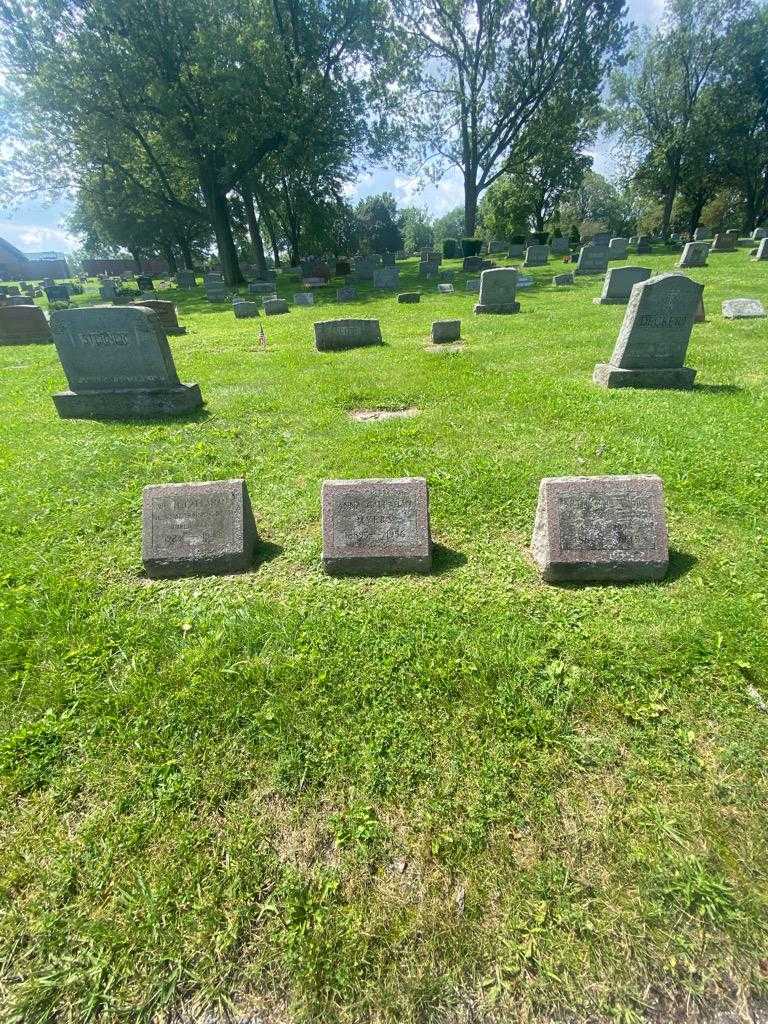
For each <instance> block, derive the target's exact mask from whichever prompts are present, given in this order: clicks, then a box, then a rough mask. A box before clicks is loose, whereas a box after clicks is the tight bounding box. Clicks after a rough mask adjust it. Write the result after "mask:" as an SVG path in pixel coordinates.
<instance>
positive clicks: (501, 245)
mask: <svg viewBox="0 0 768 1024" xmlns="http://www.w3.org/2000/svg"><path fill="white" fill-rule="evenodd" d="M507 249H509V242H501V241H499V240H498V239H493V240H491V241H490V242H488V244H487V245H486V248H485V251H486V252H487V253H488V255H489V256H493V254H494V253H497V252H506V251H507Z"/></svg>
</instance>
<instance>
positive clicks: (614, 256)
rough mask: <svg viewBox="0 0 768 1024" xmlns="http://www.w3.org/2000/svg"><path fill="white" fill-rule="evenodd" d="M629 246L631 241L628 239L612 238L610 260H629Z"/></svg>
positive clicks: (609, 245) (609, 250) (609, 248)
mask: <svg viewBox="0 0 768 1024" xmlns="http://www.w3.org/2000/svg"><path fill="white" fill-rule="evenodd" d="M628 245H629V240H628V239H627V238H612V239H611V240H610V242H609V243H608V259H609V260H625V259H626V258H627V246H628Z"/></svg>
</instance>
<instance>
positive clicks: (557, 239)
mask: <svg viewBox="0 0 768 1024" xmlns="http://www.w3.org/2000/svg"><path fill="white" fill-rule="evenodd" d="M549 248H550V249H551V250H552V254H553V255H554V256H563V255H564V254H565V253H567V252H570V251H571V245H570V242H569V241H568V239H567V238H565V236H563V235H555V236H554V237H553V238H552V241H551V242H550V243H549Z"/></svg>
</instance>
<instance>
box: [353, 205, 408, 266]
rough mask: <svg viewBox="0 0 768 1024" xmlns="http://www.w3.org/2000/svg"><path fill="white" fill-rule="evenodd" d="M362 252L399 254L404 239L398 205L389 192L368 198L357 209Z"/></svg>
mask: <svg viewBox="0 0 768 1024" xmlns="http://www.w3.org/2000/svg"><path fill="white" fill-rule="evenodd" d="M355 220H356V221H357V225H358V233H359V237H360V246H361V250H364V251H367V252H379V253H383V252H399V250H400V249H402V248H403V237H402V235H401V234H400V229H399V227H398V222H397V204H396V203H395V198H394V196H392V195H390V193H389V192H382V194H381V195H378V196H367V197H366V198H365V199H361V200H360V202H359V203H358V204H357V206H356V207H355Z"/></svg>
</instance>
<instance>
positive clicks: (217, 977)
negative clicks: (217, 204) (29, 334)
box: [0, 249, 768, 1024]
mask: <svg viewBox="0 0 768 1024" xmlns="http://www.w3.org/2000/svg"><path fill="white" fill-rule="evenodd" d="M677 259H678V257H677V255H676V254H673V253H665V252H658V253H656V254H654V255H652V256H643V257H636V256H630V258H629V260H628V261H627V263H628V264H630V265H641V266H648V267H651V268H653V270H654V271H655V272H660V271H664V270H669V269H672V268H673V267H674V266H675V264H676V262H677ZM449 265H451V264H449ZM453 265H455V266H458V264H453ZM402 266H403V271H402V274H401V278H402V286H401V287H402V290H406V289H407V288H408V287H410V286H413V285H417V284H418V282H417V280H416V264H415V263H414V262H413V261H410V262H408V263H406V264H402ZM560 267H561V265H560V264H559V263H555V262H554V261H553V262H551V263H550V266H549V267H544V268H538V269H535V270H532V271H531V272H530V273H532V275H533V276H534V277H535V279H536V284H535V287H533V288H531V289H521V291H520V293H519V299H520V302H521V305H522V310H521V312H520V313H519V314H518V315H516V316H511V317H492V316H484V317H475V316H473V315H472V306H473V303H474V302H475V301H476V296H474V295H471V294H466V293H464V291H463V281H464V275H461V274H460V275H459V276H458V278H457V293H456V294H455V295H450V296H445V295H438V294H436V293H435V286H434V284H430V285H425V286H424V287H425V290H427V291H429V294H425V295H424V297H423V299H422V301H421V303H420V304H419V305H416V306H403V305H398V304H397V301H396V298H395V297H394V296H393V295H392V294H391V293H377V294H376V295H373V294H372V293H371V292H370V290H368V289H366V288H365V287H363V288H361V297H360V300H359V301H357V302H355V303H349V304H344V305H340V304H337V303H336V302H335V298H334V296H335V290H334V288H328V289H323V290H321V291H320V292H319V294H318V296H317V300H316V301H317V306H316V307H315V308H314V309H312V308H306V309H302V308H296V307H294V308H292V309H291V311H290V314H289V315H287V316H280V317H272V318H267V319H265V318H262V319H261V323H262V324H263V325H264V327H265V331H266V334H267V339H268V345H267V348H266V349H265V350H262V349H261V348H260V346H259V341H258V327H259V321H257V320H235V319H234V317H233V314H232V311H231V308H230V307H227V306H211V305H210V304H208V303H207V302H206V301H205V299H204V298H203V297H202V290H201V289H199V288H198V290H197V292H194V293H185V292H181V291H179V292H171V293H168V296H169V297H172V298H174V299H175V300H176V301H177V303H178V304H179V309H180V320H181V322H182V323H183V324H185V325H186V326H187V327H188V328H189V333H188V334H187V335H186V336H184V337H178V338H171V339H170V343H171V346H172V349H173V352H174V356H175V359H176V364H177V367H178V370H179V375H180V377H181V379H182V380H185V381H198V382H199V383H200V385H201V388H202V391H203V395H204V398H205V399H206V402H207V407H206V411H205V414H203V415H198V416H196V417H193V418H191V419H187V420H178V421H167V422H166V421H164V422H155V423H139V422H136V423H96V422H78V421H64V420H60V419H58V418H57V416H56V413H55V410H54V407H53V403H52V402H51V399H50V394H51V392H53V391H55V390H57V389H61V388H62V387H63V386H64V385H65V379H64V376H63V373H62V371H61V369H60V366H59V363H58V360H57V357H56V353H55V351H54V348H53V346H27V347H3V348H0V382H1V384H0V408H1V410H2V428H1V429H2V434H1V438H2V444H1V446H0V481H1V482H2V486H1V488H0V504H1V507H2V514H1V515H0V530H1V533H0V553H1V556H2V563H1V565H2V569H1V576H0V584H1V586H0V600H1V602H2V604H1V608H2V636H1V645H0V662H1V664H2V687H1V689H0V699H1V702H2V703H1V708H0V723H2V725H1V727H2V735H1V736H0V773H1V776H0V778H1V789H0V792H1V794H2V795H1V799H0V815H1V816H2V817H1V821H0V832H1V834H2V837H3V839H2V843H1V844H0V949H1V950H2V952H1V953H0V965H1V966H0V977H1V980H0V1020H2V1021H3V1022H11V1021H14V1022H20V1024H21V1022H23V1024H38V1022H46V1024H52V1022H58V1021H62V1022H63V1021H66V1022H75V1024H80V1022H85V1021H115V1022H117V1021H130V1022H143V1021H146V1022H149V1021H154V1020H163V1019H166V1017H165V1016H164V1014H167V1015H170V1014H171V1013H172V1012H174V1011H178V1012H180V1013H182V1015H183V1016H182V1019H184V1020H189V1021H191V1020H194V1019H196V1015H197V1014H198V1013H202V1012H203V1011H205V1012H206V1014H212V1015H213V1016H211V1017H207V1016H206V1018H205V1019H207V1020H217V1019H219V1018H221V1019H222V1020H223V1019H225V1014H226V1011H227V1010H228V1009H231V1010H233V1011H235V1012H236V1013H237V1014H238V1015H241V1016H242V1017H243V1019H244V1018H245V1017H246V1015H247V1014H249V1013H250V1014H253V1018H252V1019H253V1020H258V1021H260V1022H264V1024H266V1022H269V1024H287V1022H292V1021H303V1020H312V1021H323V1022H339V1024H353V1022H361V1021H366V1022H377V1024H382V1022H390V1021H391V1022H398V1024H400V1022H403V1024H411V1022H412V1024H416V1022H420V1024H421V1022H432V1021H441V1022H449V1021H450V1022H470V1021H472V1022H481V1021H482V1022H486V1021H488V1022H490V1021H504V1022H508V1021H515V1022H517V1021H520V1022H525V1024H541V1022H548V1021H552V1020H556V1021H566V1020H567V1021H570V1022H572V1021H587V1020H589V1021H590V1022H597V1021H612V1022H620V1024H634V1022H638V1021H641V1020H645V1019H652V1020H658V1021H665V1022H666V1021H671V1020H694V1019H697V1017H696V1014H697V1012H698V1009H697V1008H704V1009H706V1008H708V1007H709V1008H712V1007H722V1006H727V1007H734V1008H735V1012H736V1014H737V1016H736V1019H740V1016H739V1015H743V1016H744V1018H745V1019H746V1014H747V1011H748V1007H749V1005H750V1000H756V999H760V997H761V995H763V994H765V992H766V989H768V959H767V957H768V928H767V921H768V918H767V916H766V913H767V911H768V889H767V887H766V880H767V876H768V827H767V818H766V801H767V800H768V779H767V777H766V747H767V746H768V714H766V707H765V704H762V705H761V701H764V702H766V703H768V638H767V635H766V611H767V609H768V582H767V575H766V573H767V570H768V557H767V556H766V539H767V537H768V499H767V497H766V495H767V493H768V442H767V441H766V437H767V434H766V421H767V416H768V373H767V371H766V365H767V358H768V321H766V320H752V321H740V322H729V321H725V320H723V318H722V317H721V315H720V303H721V301H722V300H723V299H724V298H727V297H736V296H744V297H754V298H760V299H762V300H763V302H764V303H766V304H768V264H765V263H762V264H760V263H753V262H751V261H750V259H749V256H748V251H747V250H744V249H741V250H739V251H737V252H736V253H733V254H713V255H711V256H710V258H709V266H708V267H706V268H704V269H700V270H692V271H689V273H690V276H691V277H693V278H694V279H695V280H698V281H702V282H704V284H705V285H706V287H705V292H704V299H705V306H706V310H707V322H706V323H704V324H697V325H696V326H695V327H694V331H693V337H692V341H691V345H690V348H689V355H688V364H689V365H691V366H694V367H696V368H698V370H699V377H698V379H697V380H698V384H697V387H696V389H695V390H693V391H691V392H687V393H685V392H661V391H660V392H642V391H625V392H621V391H611V392H609V391H603V390H600V389H598V388H595V387H594V386H593V385H592V384H591V374H592V369H593V366H594V364H595V363H596V362H597V361H599V360H606V359H607V358H608V357H609V356H610V353H611V351H612V347H613V343H614V340H615V338H616V334H617V331H618V328H619V325H620V323H621V320H622V317H623V314H624V307H620V306H604V307H603V306H596V305H593V303H592V299H593V297H595V296H597V295H598V294H599V292H600V288H601V280H600V279H599V278H582V279H579V280H578V281H577V284H576V285H575V286H574V287H571V288H554V287H553V286H552V285H551V284H550V281H551V277H552V274H553V273H556V272H558V270H559V269H560ZM562 269H566V268H562ZM337 283H338V282H337ZM334 287H335V286H334ZM280 290H281V293H282V294H284V295H286V296H289V297H290V296H291V295H292V293H293V292H294V291H296V290H298V287H297V286H294V285H287V286H281V289H280ZM88 300H89V301H98V299H97V298H96V296H95V295H94V292H93V285H91V293H90V296H89V297H88ZM42 302H43V304H45V300H42ZM335 316H374V317H378V318H380V320H381V325H382V332H383V336H384V339H385V344H384V345H383V346H382V347H380V348H368V349H359V350H355V351H349V352H343V353H335V354H322V355H321V354H319V353H317V352H316V351H315V350H314V346H313V334H312V323H313V321H314V320H316V319H324V318H330V317H335ZM443 317H445V318H453V317H460V318H461V320H462V327H463V335H464V341H465V347H464V348H463V350H462V351H460V352H445V353H434V352H431V351H427V350H426V348H425V346H426V345H427V341H428V335H429V328H430V324H431V322H432V320H435V319H438V318H443ZM410 406H416V407H417V408H418V409H419V410H420V413H419V415H418V416H415V417H413V418H409V419H393V420H388V421H384V422H370V423H356V422H352V421H351V420H350V418H349V415H348V414H349V412H350V410H354V409H373V408H402V407H410ZM601 473H658V474H659V475H660V476H661V477H662V478H663V480H664V485H665V489H666V501H667V512H668V520H669V532H670V541H671V545H672V548H673V556H672V564H671V570H670V573H669V576H668V578H667V579H666V580H665V581H663V582H662V583H658V584H650V585H649V584H642V585H626V586H585V587H575V586H572V587H555V586H547V585H545V584H542V583H541V582H540V580H539V577H538V574H537V572H536V571H535V568H534V566H533V564H532V562H531V560H530V558H529V555H528V553H527V545H528V542H529V539H530V532H531V527H532V524H533V517H534V511H535V506H536V497H537V490H538V485H539V481H540V479H541V478H542V477H543V476H548V475H563V474H601ZM404 475H423V476H425V477H426V478H427V479H428V481H429V486H430V501H431V514H432V529H433V536H434V539H435V542H436V544H437V545H438V547H437V549H436V557H435V568H434V572H433V573H432V575H431V576H428V577H412V576H405V577H399V578H379V579H331V578H328V577H326V576H324V575H323V573H322V572H321V569H320V561H319V559H320V550H321V542H320V487H321V483H322V481H323V480H324V479H325V478H344V477H354V478H357V477H368V476H404ZM236 476H243V477H245V478H246V480H247V483H248V487H249V490H250V494H251V499H252V502H253V505H254V510H255V514H256V519H257V525H258V529H259V533H260V538H261V545H260V548H259V551H258V556H257V562H256V564H255V566H254V569H253V571H252V572H250V573H247V574H244V575H240V576H236V577H234V576H233V577H219V578H215V577H210V578H199V579H186V580H177V581H163V582H158V581H149V580H147V579H146V578H145V577H144V576H143V574H142V566H141V517H140V512H141V491H142V487H143V486H144V485H145V484H148V483H164V482H172V481H191V480H211V479H220V478H226V477H236ZM168 1019H170V1017H168Z"/></svg>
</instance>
